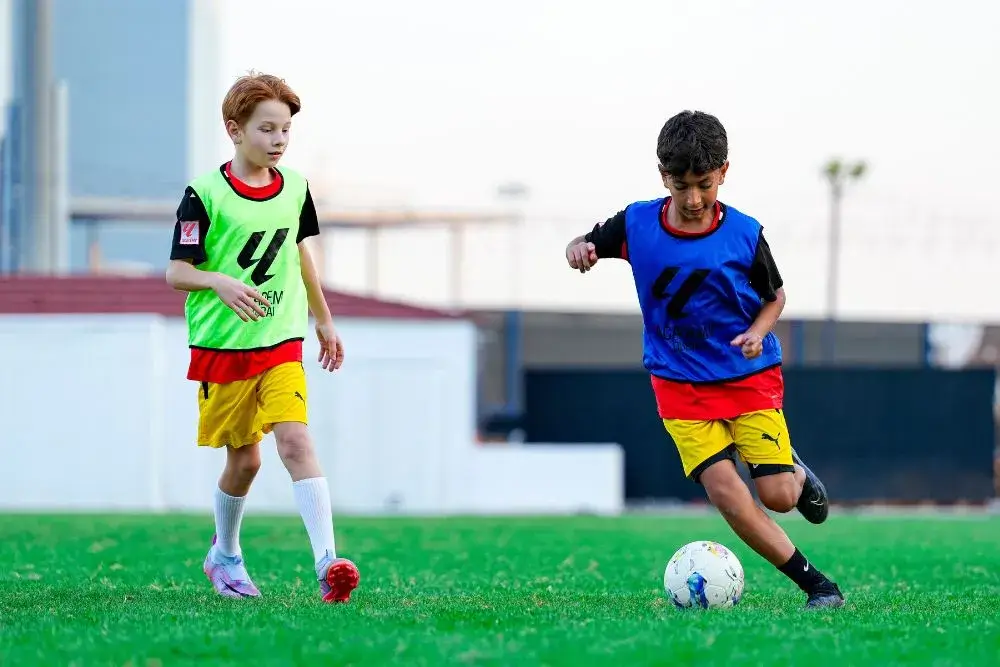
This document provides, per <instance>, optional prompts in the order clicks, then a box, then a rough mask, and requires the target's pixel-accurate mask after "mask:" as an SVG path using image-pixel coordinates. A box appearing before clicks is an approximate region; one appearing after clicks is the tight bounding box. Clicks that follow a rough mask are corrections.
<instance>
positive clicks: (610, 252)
mask: <svg viewBox="0 0 1000 667" xmlns="http://www.w3.org/2000/svg"><path fill="white" fill-rule="evenodd" d="M583 240H585V241H587V242H588V243H593V244H594V247H595V248H596V249H597V256H598V257H599V258H601V259H603V258H606V257H613V258H615V259H623V258H625V257H628V252H627V250H626V247H625V242H626V239H625V211H618V213H616V214H615V215H614V216H613V217H611V218H608V219H607V220H605V221H604V222H599V223H597V224H596V225H594V228H593V229H592V230H590V231H589V232H587V235H586V236H584V237H583Z"/></svg>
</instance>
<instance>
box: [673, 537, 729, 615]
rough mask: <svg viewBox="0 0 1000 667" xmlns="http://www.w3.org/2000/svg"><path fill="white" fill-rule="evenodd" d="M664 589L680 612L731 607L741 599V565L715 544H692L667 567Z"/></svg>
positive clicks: (703, 542)
mask: <svg viewBox="0 0 1000 667" xmlns="http://www.w3.org/2000/svg"><path fill="white" fill-rule="evenodd" d="M663 588H664V590H665V591H666V592H667V596H668V597H669V598H670V599H671V600H673V603H674V604H675V605H676V606H677V607H679V608H681V609H687V608H689V607H701V608H702V609H715V608H726V607H733V606H735V605H736V604H737V603H738V602H739V601H740V598H741V597H743V565H742V564H740V561H739V559H738V558H736V554H734V553H733V552H732V551H730V550H729V549H727V548H726V547H724V546H722V545H721V544H719V543H718V542H709V541H707V540H703V541H700V542H691V543H690V544H685V545H684V546H682V547H681V548H680V549H678V550H677V553H675V554H674V555H673V557H672V558H671V559H670V562H668V563H667V569H666V571H665V572H664V573H663Z"/></svg>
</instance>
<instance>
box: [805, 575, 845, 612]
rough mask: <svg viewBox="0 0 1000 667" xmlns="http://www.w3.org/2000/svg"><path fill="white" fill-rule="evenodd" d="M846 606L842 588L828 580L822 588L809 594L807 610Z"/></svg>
mask: <svg viewBox="0 0 1000 667" xmlns="http://www.w3.org/2000/svg"><path fill="white" fill-rule="evenodd" d="M843 606H844V594H843V593H841V592H840V587H839V586H837V584H835V583H833V582H832V581H829V580H827V581H826V582H825V583H824V584H823V585H822V586H820V587H819V588H817V589H816V590H814V591H813V592H812V593H810V594H809V599H808V600H806V609H832V608H835V607H843Z"/></svg>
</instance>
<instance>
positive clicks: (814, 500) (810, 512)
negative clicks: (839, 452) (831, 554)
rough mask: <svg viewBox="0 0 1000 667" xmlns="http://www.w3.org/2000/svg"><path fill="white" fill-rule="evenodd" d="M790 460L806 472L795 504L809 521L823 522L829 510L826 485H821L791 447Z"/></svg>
mask: <svg viewBox="0 0 1000 667" xmlns="http://www.w3.org/2000/svg"><path fill="white" fill-rule="evenodd" d="M792 460H793V461H794V462H795V463H796V465H799V466H802V470H804V471H805V473H806V481H805V483H804V484H803V485H802V494H801V495H800V496H799V502H798V503H796V505H795V506H796V508H798V510H799V513H800V514H801V515H802V516H804V517H805V518H806V521H808V522H809V523H823V522H824V521H826V517H827V515H828V514H829V512H830V499H829V498H828V497H827V495H826V487H825V486H823V482H821V481H820V480H819V477H817V476H816V475H815V474H814V473H813V471H812V470H810V469H809V468H808V467H807V466H806V464H805V463H803V462H802V459H800V458H799V455H798V454H796V453H795V449H792Z"/></svg>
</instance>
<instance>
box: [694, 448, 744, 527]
mask: <svg viewBox="0 0 1000 667" xmlns="http://www.w3.org/2000/svg"><path fill="white" fill-rule="evenodd" d="M700 481H701V483H702V485H703V486H704V487H705V492H706V493H707V494H708V499H709V501H710V502H711V503H712V504H713V505H714V506H715V508H716V509H717V510H719V512H721V513H722V514H723V515H724V516H725V517H727V518H738V517H740V516H741V515H742V514H743V513H745V512H746V511H747V510H748V506H747V500H749V501H750V505H751V506H752V505H753V499H752V498H751V497H750V491H749V489H747V487H746V484H744V483H743V479H742V478H741V477H740V476H739V473H737V472H736V468H735V466H733V465H732V462H730V461H722V462H720V463H718V464H716V465H714V466H712V467H711V468H709V469H708V470H706V471H705V472H704V473H703V474H702V476H701V479H700Z"/></svg>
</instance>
